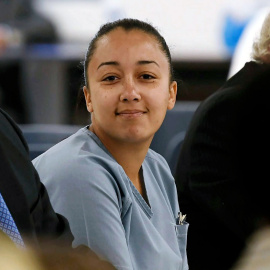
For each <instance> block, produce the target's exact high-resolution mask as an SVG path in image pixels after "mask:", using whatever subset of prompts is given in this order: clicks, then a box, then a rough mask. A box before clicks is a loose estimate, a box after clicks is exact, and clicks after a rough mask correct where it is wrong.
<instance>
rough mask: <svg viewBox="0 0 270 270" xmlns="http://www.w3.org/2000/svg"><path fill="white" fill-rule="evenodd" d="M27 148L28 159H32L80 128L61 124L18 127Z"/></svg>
mask: <svg viewBox="0 0 270 270" xmlns="http://www.w3.org/2000/svg"><path fill="white" fill-rule="evenodd" d="M20 128H21V130H22V132H23V135H24V137H25V139H26V142H27V144H28V146H29V154H30V158H31V159H34V158H35V157H37V156H38V155H40V154H42V153H43V152H45V151H46V150H48V149H49V148H50V147H52V146H53V145H55V144H56V143H58V142H60V141H62V140H64V139H65V138H67V137H68V136H70V135H72V134H73V133H75V132H76V131H78V130H79V129H80V128H81V126H77V125H62V124H23V125H20Z"/></svg>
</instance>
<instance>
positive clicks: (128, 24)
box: [83, 18, 173, 86]
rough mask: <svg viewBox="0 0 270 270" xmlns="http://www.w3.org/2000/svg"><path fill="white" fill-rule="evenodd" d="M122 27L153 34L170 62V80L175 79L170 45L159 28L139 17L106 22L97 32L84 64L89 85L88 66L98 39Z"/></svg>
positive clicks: (86, 83) (85, 81)
mask: <svg viewBox="0 0 270 270" xmlns="http://www.w3.org/2000/svg"><path fill="white" fill-rule="evenodd" d="M118 27H121V28H123V29H124V30H126V31H130V30H134V29H137V30H141V31H143V32H145V33H147V34H149V35H152V36H153V37H155V38H156V40H157V42H158V43H159V45H160V48H161V50H162V51H163V52H164V54H165V56H166V57H167V59H168V62H169V72H170V81H173V67H172V59H171V53H170V50H169V47H168V45H167V43H166V41H165V39H164V38H163V37H162V36H161V35H160V33H159V32H158V30H157V29H156V28H155V27H153V26H152V25H151V24H149V23H146V22H143V21H140V20H137V19H127V18H126V19H121V20H117V21H114V22H110V23H106V24H104V25H103V26H101V28H100V29H99V31H98V32H97V34H96V35H95V37H94V38H93V39H92V40H91V42H90V44H89V46H88V49H87V52H86V55H85V60H84V62H83V66H84V83H85V85H86V86H88V83H89V82H88V78H87V68H88V65H89V63H90V61H91V58H92V56H93V54H94V52H95V49H96V46H97V42H98V40H99V39H100V38H101V37H103V36H104V35H106V34H108V33H110V32H111V31H113V30H115V29H116V28H118Z"/></svg>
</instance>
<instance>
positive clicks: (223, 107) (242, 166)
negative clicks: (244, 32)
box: [175, 14, 270, 270]
mask: <svg viewBox="0 0 270 270" xmlns="http://www.w3.org/2000/svg"><path fill="white" fill-rule="evenodd" d="M269 24H270V14H269V15H268V16H267V18H266V19H265V23H264V26H263V28H262V32H261V36H260V39H259V40H258V41H256V42H255V44H254V51H253V58H254V59H256V61H251V62H248V63H246V65H245V66H244V67H243V68H242V69H241V70H240V71H239V72H238V73H237V74H236V75H234V76H233V77H232V78H231V79H230V80H228V81H227V82H226V83H225V84H224V85H223V86H222V87H221V89H219V90H218V91H217V92H216V93H214V94H212V95H211V96H210V97H209V98H207V99H206V100H205V101H203V102H202V103H201V104H200V106H199V108H198V109H197V111H196V112H195V114H194V116H193V119H192V121H191V123H190V126H189V129H188V131H187V134H186V137H185V140H184V143H183V146H182V150H181V153H180V156H179V160H178V165H177V172H176V175H175V179H176V184H177V187H178V194H179V199H180V207H181V209H182V211H183V212H184V213H185V214H187V221H188V222H189V224H190V228H189V238H188V242H187V256H188V261H189V266H190V269H191V270H197V269H198V270H202V269H207V270H212V269H218V270H225V269H230V267H232V265H233V264H234V262H235V261H236V260H237V258H238V257H239V255H240V254H241V252H242V250H243V249H244V248H245V245H246V240H247V239H248V238H249V236H250V235H251V234H252V233H253V232H254V231H255V230H256V229H257V228H259V227H260V226H262V225H263V223H264V218H263V217H264V216H265V213H266V212H267V211H268V212H269V210H270V209H269V208H267V207H268V205H269V204H268V202H267V198H268V197H269V196H268V194H267V192H268V189H267V188H266V186H265V182H266V181H268V180H267V179H268V176H267V171H266V170H267V168H268V164H267V156H268V153H269V138H270V135H269V130H268V127H267V126H268V122H269V120H268V118H269V115H270V109H269V108H270V107H269V94H270V91H269V89H270V65H269V64H270V47H269V44H270V39H269V33H270V27H269ZM267 37H268V38H267ZM266 40H267V42H265V41H266Z"/></svg>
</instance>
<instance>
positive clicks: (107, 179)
mask: <svg viewBox="0 0 270 270" xmlns="http://www.w3.org/2000/svg"><path fill="white" fill-rule="evenodd" d="M33 164H34V166H35V167H36V169H37V171H38V172H39V174H40V178H41V180H42V182H43V183H44V184H45V186H46V188H47V190H48V193H49V196H50V199H51V202H52V205H53V207H54V210H55V211H56V212H58V213H60V214H62V215H64V216H65V217H66V218H67V219H68V221H69V223H70V227H71V230H72V233H73V234H74V237H75V240H74V243H73V245H74V246H78V245H80V244H84V245H87V246H89V247H90V248H91V249H92V250H93V251H94V252H96V253H97V254H98V255H99V256H101V257H102V258H104V259H106V260H108V261H110V262H111V263H112V264H113V265H114V266H115V267H116V268H117V269H120V270H127V269H128V270H147V269H149V270H153V269H155V270H159V269H160V270H165V269H169V270H182V269H183V270H186V269H188V265H187V258H186V237H187V228H188V224H187V223H184V225H176V220H177V216H178V213H179V206H178V198H177V192H176V187H175V182H174V179H173V177H172V175H171V172H170V169H169V166H168V164H167V162H166V161H165V159H164V158H163V157H162V156H160V155H159V154H157V153H156V152H154V151H152V150H151V149H149V151H148V153H147V155H146V157H145V160H144V162H143V164H142V173H143V178H144V183H145V188H146V194H147V198H148V202H149V205H148V203H147V202H146V201H145V200H144V199H143V197H142V196H141V194H140V193H139V192H138V190H137V189H136V188H135V186H134V185H133V184H132V182H131V181H130V179H129V178H128V176H127V175H126V173H125V171H124V170H123V168H122V167H121V166H120V165H119V164H118V163H117V162H116V160H115V159H114V158H113V157H112V155H111V154H110V153H109V152H108V150H107V149H106V148H105V146H104V145H103V144H102V143H101V141H100V140H99V139H98V137H97V136H96V135H95V134H94V133H92V132H91V131H89V130H88V129H87V127H85V128H82V129H80V130H79V131H78V132H77V133H75V134H73V135H72V136H70V137H69V138H67V139H65V140H64V141H62V142H60V143H59V144H57V145H56V146H54V147H52V148H51V149H49V150H48V151H47V152H45V153H44V154H42V155H40V156H39V157H37V158H36V159H34V160H33Z"/></svg>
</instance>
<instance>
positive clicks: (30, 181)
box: [0, 109, 73, 247]
mask: <svg viewBox="0 0 270 270" xmlns="http://www.w3.org/2000/svg"><path fill="white" fill-rule="evenodd" d="M0 193H1V195H2V197H3V199H4V201H5V203H6V205H7V207H8V209H9V211H10V213H11V215H12V217H13V219H14V221H15V224H16V226H17V228H18V230H19V232H20V234H21V236H22V239H23V241H24V242H25V243H27V242H31V245H33V244H36V245H37V246H40V245H42V243H46V245H47V244H48V243H49V242H52V244H57V243H59V244H61V245H62V244H63V243H66V245H68V246H70V247H71V243H72V241H73V235H72V233H71V231H70V228H69V224H68V222H67V220H66V219H65V218H64V217H63V216H61V215H59V214H57V213H55V212H54V210H53V208H52V206H51V203H50V200H49V197H48V194H47V191H46V189H45V187H44V185H43V184H42V183H41V182H40V179H39V176H38V173H37V171H36V170H35V168H34V167H33V165H32V162H31V160H30V158H29V153H28V146H27V144H26V142H25V140H24V137H23V135H22V132H21V130H20V129H19V128H18V126H17V125H16V123H15V122H14V121H13V120H12V119H11V118H10V117H9V116H8V115H7V114H6V113H5V112H4V111H3V110H1V109H0ZM26 245H27V244H26Z"/></svg>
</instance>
